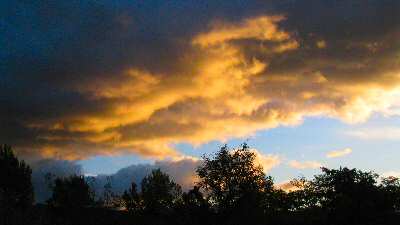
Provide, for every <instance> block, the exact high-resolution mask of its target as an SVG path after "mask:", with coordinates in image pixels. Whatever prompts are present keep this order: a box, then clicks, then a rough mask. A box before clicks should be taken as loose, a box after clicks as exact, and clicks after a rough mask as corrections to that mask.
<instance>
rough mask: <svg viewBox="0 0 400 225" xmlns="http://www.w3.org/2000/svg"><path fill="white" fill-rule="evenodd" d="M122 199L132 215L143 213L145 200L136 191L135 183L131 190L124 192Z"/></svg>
mask: <svg viewBox="0 0 400 225" xmlns="http://www.w3.org/2000/svg"><path fill="white" fill-rule="evenodd" d="M121 198H122V202H123V205H124V206H125V208H126V209H127V210H128V211H129V212H131V213H138V212H141V211H142V210H143V208H144V206H143V199H142V197H141V196H140V195H139V193H138V192H137V190H136V184H135V182H132V184H131V187H130V188H129V190H127V191H124V193H123V194H122V197H121Z"/></svg>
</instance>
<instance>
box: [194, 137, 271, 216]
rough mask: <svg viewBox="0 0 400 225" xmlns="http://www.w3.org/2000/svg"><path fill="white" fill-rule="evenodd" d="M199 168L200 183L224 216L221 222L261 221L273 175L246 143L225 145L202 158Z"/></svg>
mask: <svg viewBox="0 0 400 225" xmlns="http://www.w3.org/2000/svg"><path fill="white" fill-rule="evenodd" d="M203 159H204V163H203V165H202V166H200V167H199V168H198V169H197V174H198V176H199V177H200V182H199V185H200V186H201V187H202V188H204V189H205V190H206V191H207V193H208V198H209V201H210V202H211V203H212V204H213V205H214V207H216V209H217V210H218V212H219V213H220V214H221V215H224V216H222V218H224V217H226V218H229V219H230V220H231V221H228V220H225V219H223V221H220V223H224V222H227V223H230V222H233V223H234V221H235V222H239V221H241V220H243V222H244V221H247V223H252V222H255V221H258V217H259V216H261V215H262V214H263V210H264V209H263V207H264V206H265V205H267V204H266V202H265V200H266V198H265V195H266V193H269V192H271V191H272V190H273V182H272V178H270V177H266V176H265V174H264V172H263V169H262V167H261V166H260V165H257V164H256V161H255V159H256V155H255V153H254V152H253V151H251V150H250V149H249V147H248V145H247V144H243V145H242V146H241V147H240V148H238V149H235V150H229V149H228V147H227V146H226V145H225V146H223V147H221V149H220V150H219V151H218V152H217V153H216V154H215V156H214V157H213V158H208V157H203Z"/></svg>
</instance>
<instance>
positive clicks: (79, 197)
mask: <svg viewBox="0 0 400 225" xmlns="http://www.w3.org/2000/svg"><path fill="white" fill-rule="evenodd" d="M49 203H50V204H51V205H54V206H59V207H75V208H80V207H85V206H90V205H93V204H94V199H93V195H92V192H91V190H90V187H89V185H88V183H87V182H86V181H85V178H84V177H83V176H70V177H66V178H57V179H56V180H55V181H54V187H53V195H52V197H51V198H50V199H49Z"/></svg>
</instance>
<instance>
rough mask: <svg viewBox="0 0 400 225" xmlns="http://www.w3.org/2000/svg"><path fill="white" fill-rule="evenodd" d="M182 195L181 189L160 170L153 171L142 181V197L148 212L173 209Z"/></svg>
mask: <svg viewBox="0 0 400 225" xmlns="http://www.w3.org/2000/svg"><path fill="white" fill-rule="evenodd" d="M181 193H182V190H181V187H180V186H179V185H178V184H176V183H175V182H174V181H172V180H171V179H170V177H169V176H168V174H165V173H163V172H161V170H160V169H157V170H153V171H152V172H151V174H150V175H148V176H146V177H145V178H144V179H143V180H142V197H143V201H144V204H145V209H146V210H148V211H155V212H160V211H162V210H165V209H171V208H172V207H173V206H174V204H175V203H176V202H177V201H179V199H180V197H181Z"/></svg>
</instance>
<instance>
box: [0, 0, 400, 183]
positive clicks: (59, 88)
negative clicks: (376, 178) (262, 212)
mask: <svg viewBox="0 0 400 225" xmlns="http://www.w3.org/2000/svg"><path fill="white" fill-rule="evenodd" d="M0 4H1V5H0V12H1V13H0V46H1V50H0V62H1V63H0V128H1V129H0V143H5V144H10V145H12V146H13V147H14V149H15V150H16V152H17V154H18V156H20V157H21V158H23V159H25V160H27V161H28V162H31V163H33V164H34V163H35V162H38V161H41V160H44V159H47V160H55V161H57V160H67V161H68V162H70V163H73V164H77V165H80V166H81V167H82V170H83V172H84V173H86V174H112V173H115V172H117V171H118V170H119V169H122V168H125V167H128V166H130V165H133V164H147V163H148V164H152V163H164V164H168V163H170V164H171V163H172V164H173V163H179V162H183V161H184V162H189V164H190V163H192V164H191V165H197V164H196V163H198V160H199V159H200V158H201V156H202V155H203V154H210V153H212V152H215V151H216V150H218V148H219V147H220V146H222V145H223V144H224V143H227V144H228V145H229V146H232V147H236V146H238V145H239V144H241V143H243V142H245V141H246V142H247V143H248V144H249V145H250V147H251V148H252V150H253V151H255V152H256V155H257V160H258V161H259V163H260V164H262V165H263V166H264V170H265V172H267V173H268V174H270V175H272V176H273V177H275V180H276V181H277V182H278V183H279V182H285V181H287V180H289V179H292V178H295V177H298V176H300V175H305V176H310V175H312V174H315V173H317V172H318V168H319V167H321V166H326V167H335V168H336V167H339V166H349V167H356V168H360V169H365V170H374V171H375V172H378V173H380V174H383V175H400V41H399V40H400V1H396V0H393V1H390V0H388V1H380V0H375V1H373V0H365V1H333V0H332V1H300V0H299V1H296V0H276V1H266V0H260V1H252V0H246V1H238V0H236V1H234V0H231V1H194V0H193V1H189V0H188V1H164V0H160V1H128V0H126V1H37V2H36V3H29V1H1V3H0ZM168 165H169V164H168ZM185 165H186V164H185ZM174 168H175V167H174ZM177 168H179V169H176V170H186V169H185V168H187V170H191V169H192V170H193V168H192V167H190V166H189V167H185V166H182V167H177ZM190 168H191V169H190ZM175 172H176V171H175ZM179 172H182V171H179ZM189 173H190V171H188V173H187V174H189ZM187 174H186V175H187ZM186 175H185V176H186ZM185 179H186V178H185ZM188 179H189V178H188Z"/></svg>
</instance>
